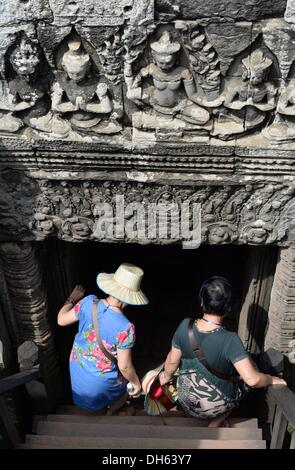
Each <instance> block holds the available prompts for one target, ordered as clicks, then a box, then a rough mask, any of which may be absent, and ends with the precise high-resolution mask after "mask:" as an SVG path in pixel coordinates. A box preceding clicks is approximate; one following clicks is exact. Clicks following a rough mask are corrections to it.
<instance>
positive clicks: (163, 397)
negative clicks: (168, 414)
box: [150, 378, 175, 410]
mask: <svg viewBox="0 0 295 470" xmlns="http://www.w3.org/2000/svg"><path fill="white" fill-rule="evenodd" d="M150 396H151V397H152V398H157V400H159V401H160V402H161V403H162V405H164V406H165V408H166V410H170V408H173V406H175V403H174V400H172V399H171V397H170V394H169V392H168V388H167V387H166V386H165V385H164V386H163V387H162V386H161V384H160V382H159V378H157V380H156V381H155V382H154V383H153V385H152V386H151V388H150Z"/></svg>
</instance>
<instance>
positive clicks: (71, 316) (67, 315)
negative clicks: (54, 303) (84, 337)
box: [57, 303, 78, 326]
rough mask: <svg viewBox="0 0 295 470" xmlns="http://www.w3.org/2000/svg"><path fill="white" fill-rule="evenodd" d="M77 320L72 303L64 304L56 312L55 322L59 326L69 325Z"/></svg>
mask: <svg viewBox="0 0 295 470" xmlns="http://www.w3.org/2000/svg"><path fill="white" fill-rule="evenodd" d="M76 321H78V318H77V315H76V312H75V307H73V304H72V303H68V304H65V305H64V306H63V307H62V308H61V309H60V311H59V312H58V314H57V323H58V325H59V326H67V325H71V324H72V323H75V322H76Z"/></svg>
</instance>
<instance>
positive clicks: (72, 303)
mask: <svg viewBox="0 0 295 470" xmlns="http://www.w3.org/2000/svg"><path fill="white" fill-rule="evenodd" d="M84 294H85V289H84V287H83V286H81V285H80V284H77V285H76V286H75V287H74V289H73V290H72V292H71V294H70V296H69V297H68V299H67V300H66V301H65V304H64V306H63V307H62V308H61V309H60V311H59V312H58V314H57V323H58V325H59V326H66V325H71V324H72V323H75V322H76V321H78V315H77V313H78V311H79V308H80V304H79V303H78V302H80V301H81V300H82V298H83V297H84ZM76 304H77V305H76Z"/></svg>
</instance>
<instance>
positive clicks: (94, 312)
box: [92, 299, 118, 365]
mask: <svg viewBox="0 0 295 470" xmlns="http://www.w3.org/2000/svg"><path fill="white" fill-rule="evenodd" d="M97 306H98V299H95V300H93V303H92V320H93V326H94V331H95V335H96V338H97V342H98V345H99V347H100V349H101V351H102V352H103V353H104V355H105V356H106V357H107V358H108V359H109V360H110V361H111V362H112V363H113V364H115V365H117V364H118V361H117V359H116V358H115V356H113V354H111V353H110V352H109V351H108V350H107V349H106V348H105V347H104V344H103V342H102V340H101V337H100V334H99V325H98V310H97Z"/></svg>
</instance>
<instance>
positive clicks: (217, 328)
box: [159, 276, 286, 426]
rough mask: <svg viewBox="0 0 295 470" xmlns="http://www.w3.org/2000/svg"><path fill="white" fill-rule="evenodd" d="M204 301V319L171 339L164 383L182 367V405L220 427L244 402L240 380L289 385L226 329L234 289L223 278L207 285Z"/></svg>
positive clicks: (184, 325) (181, 327)
mask: <svg viewBox="0 0 295 470" xmlns="http://www.w3.org/2000/svg"><path fill="white" fill-rule="evenodd" d="M199 300H200V304H201V308H202V311H203V317H202V318H201V319H199V320H195V321H194V320H193V319H190V318H186V319H184V320H183V321H182V322H181V324H180V325H179V327H178V329H177V330H176V332H175V334H174V336H173V339H172V348H171V351H170V352H169V354H168V356H167V359H166V362H165V367H164V371H163V372H162V373H161V374H160V377H159V380H160V384H161V385H164V384H166V383H168V382H169V381H170V380H171V378H172V377H173V375H174V373H175V372H176V370H177V369H178V367H179V376H178V380H177V392H178V402H179V404H180V405H181V407H182V408H183V409H184V411H186V412H187V413H188V414H190V415H191V416H194V417H196V418H200V419H210V420H211V421H210V423H209V426H220V425H222V423H223V422H224V421H225V419H226V418H227V416H228V415H229V414H230V412H231V410H232V409H233V408H234V407H235V406H237V404H238V403H239V400H240V398H241V391H240V388H239V382H241V380H240V379H242V380H243V381H244V383H245V384H246V385H247V386H249V387H256V388H260V387H267V386H268V385H275V384H279V385H286V382H285V381H284V380H283V379H281V378H280V377H273V376H271V375H268V374H263V373H261V372H259V371H258V370H257V369H256V367H254V365H253V363H252V361H251V360H250V358H249V355H248V353H247V352H246V351H245V348H244V346H243V343H242V341H241V339H240V338H239V336H238V335H237V334H236V333H234V332H231V331H227V330H226V329H225V328H224V326H223V325H222V323H223V321H224V319H225V317H226V315H227V314H228V312H229V310H230V303H231V285H230V283H229V282H228V281H227V280H226V279H225V278H223V277H219V276H213V277H212V278H210V279H208V280H207V281H205V282H204V284H203V285H202V287H201V289H200V293H199Z"/></svg>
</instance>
